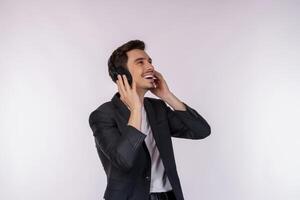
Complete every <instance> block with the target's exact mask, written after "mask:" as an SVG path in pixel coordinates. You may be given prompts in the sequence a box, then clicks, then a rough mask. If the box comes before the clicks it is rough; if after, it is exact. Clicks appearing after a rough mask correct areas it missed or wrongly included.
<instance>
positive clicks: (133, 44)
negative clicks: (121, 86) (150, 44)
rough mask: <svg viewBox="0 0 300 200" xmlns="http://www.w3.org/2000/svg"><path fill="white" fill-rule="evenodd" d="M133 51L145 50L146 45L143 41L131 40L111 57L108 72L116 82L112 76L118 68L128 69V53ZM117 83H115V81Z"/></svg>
mask: <svg viewBox="0 0 300 200" xmlns="http://www.w3.org/2000/svg"><path fill="white" fill-rule="evenodd" d="M133 49H140V50H145V43H144V42H143V41H141V40H131V41H129V42H126V43H125V44H123V45H121V46H120V47H118V48H117V49H116V50H114V51H113V53H112V54H111V56H110V57H109V59H108V63H107V64H108V72H109V75H110V77H111V79H112V80H113V81H114V79H113V76H112V74H113V73H112V71H116V68H118V67H123V68H125V69H128V66H127V61H128V56H127V52H128V51H130V50H133ZM114 82H115V81H114Z"/></svg>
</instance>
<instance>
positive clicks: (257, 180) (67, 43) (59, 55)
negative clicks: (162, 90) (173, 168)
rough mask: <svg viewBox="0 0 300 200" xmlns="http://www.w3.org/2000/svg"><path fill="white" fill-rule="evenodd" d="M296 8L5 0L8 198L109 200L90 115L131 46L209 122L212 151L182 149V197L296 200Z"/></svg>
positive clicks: (199, 143)
mask: <svg viewBox="0 0 300 200" xmlns="http://www.w3.org/2000/svg"><path fill="white" fill-rule="evenodd" d="M299 10H300V2H299V1H267V0H257V1H196V0H194V1H144V2H142V1H96V0H94V1H92V0H91V1H86V0H85V1H83V0H82V1H79V0H75V1H67V0H59V1H58V0H56V1H53V0H51V1H50V0H48V1H33V0H27V1H21V0H10V1H9V0H6V1H5V0H4V1H3V0H1V1H0V29H1V31H0V67H1V71H0V134H1V138H0V158H1V160H0V162H1V163H0V199H1V200H24V199H26V200H39V199H44V200H66V199H67V200H92V199H101V197H102V196H103V192H104V189H105V186H106V176H105V174H104V170H103V168H102V166H101V163H100V160H99V158H98V155H97V153H96V148H95V144H94V140H93V136H92V131H91V129H90V127H89V125H88V116H89V114H90V112H91V111H93V110H94V109H96V108H97V107H98V106H99V105H101V104H102V103H103V102H105V101H109V100H110V99H111V97H112V96H113V94H114V93H115V92H116V91H117V87H116V85H115V84H114V83H113V82H112V81H111V79H110V77H109V75H108V70H107V59H108V57H109V55H110V54H111V52H112V51H113V50H114V49H115V48H117V47H118V46H119V45H121V44H123V43H125V42H127V41H129V40H132V39H140V40H143V41H144V42H145V43H146V45H147V47H146V48H147V49H146V51H147V52H148V54H149V55H150V56H151V57H152V58H153V63H154V66H155V67H156V70H158V71H160V72H161V73H162V74H163V75H164V77H165V79H166V80H167V83H168V85H169V88H170V89H171V90H172V92H173V93H174V94H175V95H176V96H177V97H178V98H180V99H181V100H182V101H184V102H186V103H187V104H188V105H190V106H191V107H193V108H194V109H196V110H197V111H198V112H199V113H200V114H201V115H202V116H203V117H204V118H205V119H206V120H207V121H208V122H209V124H210V125H211V128H212V133H211V135H210V136H209V137H207V138H206V139H204V140H194V141H193V140H186V139H176V138H174V139H173V143H174V151H175V156H176V162H177V168H178V173H179V176H180V179H181V183H182V187H183V192H184V196H185V198H186V199H187V200H199V199H205V200H221V199H222V200H271V199H272V200H296V199H300V191H299V188H300V172H299V169H300V160H299V152H300V136H299V134H300V128H299V116H300V105H299V104H300V103H299V102H300V98H299V97H300V93H299V91H300V68H299V67H300V66H299V64H300V59H299V55H300V37H299V35H300V24H299V18H300V14H299V13H300V12H299ZM146 96H152V95H151V93H150V92H149V93H147V94H146ZM152 97H153V96H152Z"/></svg>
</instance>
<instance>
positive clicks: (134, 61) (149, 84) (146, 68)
mask: <svg viewBox="0 0 300 200" xmlns="http://www.w3.org/2000/svg"><path fill="white" fill-rule="evenodd" d="M127 56H128V61H127V66H128V70H129V72H130V74H131V76H132V79H133V81H135V83H136V87H137V88H142V89H151V88H154V85H153V79H152V78H150V77H149V76H148V79H147V78H146V77H147V76H146V75H154V67H153V65H152V59H151V58H150V57H149V56H148V55H147V53H146V52H145V51H143V50H140V49H133V50H130V51H128V52H127ZM145 76H146V77H145Z"/></svg>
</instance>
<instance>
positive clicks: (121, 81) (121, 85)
mask: <svg viewBox="0 0 300 200" xmlns="http://www.w3.org/2000/svg"><path fill="white" fill-rule="evenodd" d="M118 80H119V81H118V82H119V85H120V88H121V90H122V92H123V94H125V92H126V90H125V87H124V82H123V79H122V77H121V75H118Z"/></svg>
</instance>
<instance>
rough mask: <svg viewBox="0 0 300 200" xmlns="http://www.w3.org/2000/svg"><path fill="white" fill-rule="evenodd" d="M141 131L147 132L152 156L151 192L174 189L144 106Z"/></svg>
mask: <svg viewBox="0 0 300 200" xmlns="http://www.w3.org/2000/svg"><path fill="white" fill-rule="evenodd" d="M141 132H143V133H144V134H146V135H147V136H146V138H145V143H146V146H147V148H148V150H149V153H150V157H151V183H150V192H166V191H169V190H172V186H171V184H170V182H169V179H168V176H167V174H166V171H165V168H164V165H163V163H162V160H161V158H160V154H159V151H158V148H157V146H156V143H155V140H154V138H153V134H152V130H151V127H150V125H149V122H148V118H147V113H146V111H145V108H144V106H142V123H141Z"/></svg>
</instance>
